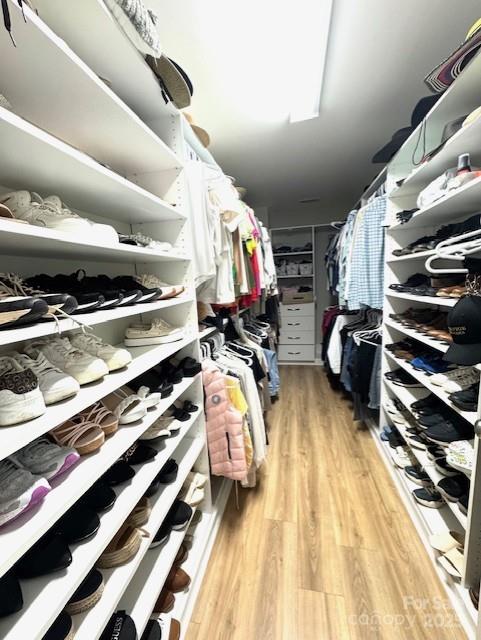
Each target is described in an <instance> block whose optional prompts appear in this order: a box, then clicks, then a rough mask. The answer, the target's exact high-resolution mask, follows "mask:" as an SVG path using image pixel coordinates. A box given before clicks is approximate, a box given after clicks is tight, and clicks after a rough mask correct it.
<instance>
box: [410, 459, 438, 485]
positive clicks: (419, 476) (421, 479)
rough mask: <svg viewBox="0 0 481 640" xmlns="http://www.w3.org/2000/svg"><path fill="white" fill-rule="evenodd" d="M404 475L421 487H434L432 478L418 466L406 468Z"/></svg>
mask: <svg viewBox="0 0 481 640" xmlns="http://www.w3.org/2000/svg"><path fill="white" fill-rule="evenodd" d="M404 475H405V476H406V477H407V478H409V480H411V482H414V484H417V485H418V486H420V487H429V486H431V485H432V482H431V478H430V477H429V476H428V474H427V473H426V472H425V471H424V469H423V468H422V467H420V466H419V465H418V464H416V465H413V466H407V467H404Z"/></svg>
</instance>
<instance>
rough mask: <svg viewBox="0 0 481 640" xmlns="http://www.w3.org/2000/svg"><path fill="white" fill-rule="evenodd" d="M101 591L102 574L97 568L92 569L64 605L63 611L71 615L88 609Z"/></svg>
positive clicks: (94, 603)
mask: <svg viewBox="0 0 481 640" xmlns="http://www.w3.org/2000/svg"><path fill="white" fill-rule="evenodd" d="M103 591H104V579H103V576H102V574H101V573H100V571H99V570H98V569H92V570H91V571H90V572H89V573H88V574H87V576H86V577H85V578H84V579H83V580H82V582H81V583H80V585H79V587H77V589H76V591H75V593H74V594H73V596H72V597H71V598H70V600H69V601H68V602H67V604H66V605H65V611H66V612H67V613H68V614H69V615H71V616H74V615H76V614H78V613H83V612H84V611H88V610H89V609H91V608H92V607H94V606H95V605H96V604H97V602H98V601H99V600H100V598H101V597H102V593H103Z"/></svg>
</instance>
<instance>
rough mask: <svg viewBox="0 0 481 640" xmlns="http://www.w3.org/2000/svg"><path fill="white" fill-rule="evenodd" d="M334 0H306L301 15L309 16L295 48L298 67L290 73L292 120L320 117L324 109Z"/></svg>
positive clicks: (290, 120)
mask: <svg viewBox="0 0 481 640" xmlns="http://www.w3.org/2000/svg"><path fill="white" fill-rule="evenodd" d="M333 4H334V0H302V1H301V6H297V7H296V13H297V14H298V15H302V16H306V19H305V20H303V24H302V28H301V29H299V30H298V33H297V35H298V39H297V40H296V42H295V44H294V46H293V47H292V48H291V50H292V51H293V52H294V53H295V55H293V56H292V57H293V58H295V60H294V63H295V68H294V69H292V71H291V75H290V78H291V80H290V82H289V89H290V92H291V96H292V99H291V105H290V115H289V122H302V121H303V120H311V119H312V118H317V117H318V116H319V112H320V103H321V93H322V85H323V82H324V72H325V68H326V57H327V47H328V43H329V34H330V30H331V17H332V9H333Z"/></svg>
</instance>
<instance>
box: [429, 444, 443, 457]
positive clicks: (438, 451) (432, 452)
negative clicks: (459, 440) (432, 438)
mask: <svg viewBox="0 0 481 640" xmlns="http://www.w3.org/2000/svg"><path fill="white" fill-rule="evenodd" d="M426 453H427V456H428V458H429V460H437V459H438V458H443V457H444V456H445V455H446V454H445V451H444V449H443V448H442V447H439V446H438V445H434V444H433V445H429V446H428V447H426Z"/></svg>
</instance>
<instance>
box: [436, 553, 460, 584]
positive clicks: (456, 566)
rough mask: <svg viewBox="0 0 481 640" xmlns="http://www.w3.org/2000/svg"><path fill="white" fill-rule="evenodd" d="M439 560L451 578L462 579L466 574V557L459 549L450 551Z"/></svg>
mask: <svg viewBox="0 0 481 640" xmlns="http://www.w3.org/2000/svg"><path fill="white" fill-rule="evenodd" d="M437 560H438V562H439V564H440V565H441V566H442V568H443V569H444V570H445V571H446V573H448V574H449V575H450V576H451V577H453V578H457V579H458V580H460V579H461V577H462V575H463V572H464V555H463V554H462V552H461V551H460V550H459V549H456V548H453V549H450V550H449V551H448V552H447V553H445V554H443V555H442V556H439V558H438V559H437Z"/></svg>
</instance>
